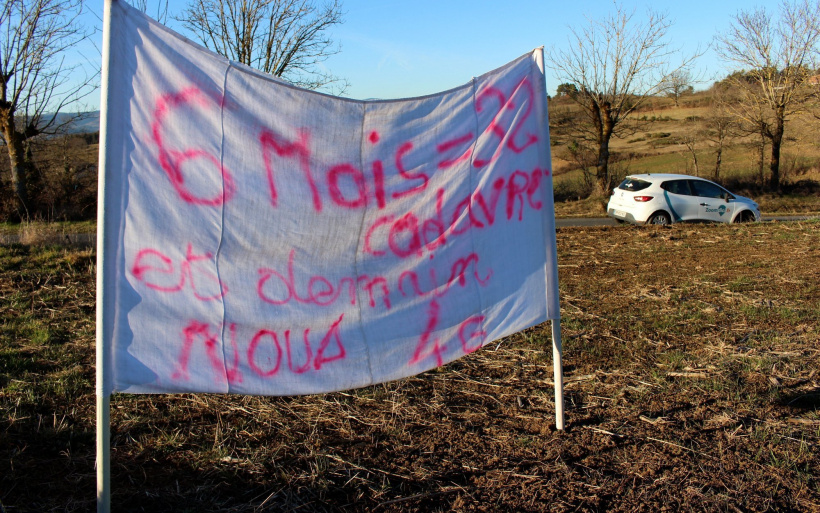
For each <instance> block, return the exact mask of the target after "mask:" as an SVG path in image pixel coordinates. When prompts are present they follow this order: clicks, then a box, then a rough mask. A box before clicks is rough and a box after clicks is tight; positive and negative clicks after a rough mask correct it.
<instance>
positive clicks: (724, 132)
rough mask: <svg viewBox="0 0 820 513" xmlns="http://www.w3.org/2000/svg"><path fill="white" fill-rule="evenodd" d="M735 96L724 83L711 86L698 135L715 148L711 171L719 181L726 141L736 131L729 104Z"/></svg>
mask: <svg viewBox="0 0 820 513" xmlns="http://www.w3.org/2000/svg"><path fill="white" fill-rule="evenodd" d="M734 100H735V98H734V97H733V95H732V94H731V89H729V88H728V87H727V85H726V84H725V83H718V84H715V85H714V86H713V87H712V105H711V108H710V109H709V111H708V114H707V115H706V116H705V117H704V119H703V129H702V130H701V131H700V135H701V136H702V137H703V138H704V139H706V140H707V141H709V142H711V143H712V144H713V146H714V148H715V168H714V171H713V173H712V179H713V180H714V181H716V182H717V181H720V168H721V165H722V164H723V150H724V148H725V147H726V143H727V141H728V140H729V139H730V138H731V137H733V136H734V135H736V134H735V132H736V129H737V128H738V127H737V120H736V118H735V117H734V116H732V114H731V112H730V110H729V109H730V107H729V105H730V104H731V103H732V101H734Z"/></svg>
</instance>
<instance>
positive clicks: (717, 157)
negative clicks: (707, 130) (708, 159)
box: [713, 144, 723, 182]
mask: <svg viewBox="0 0 820 513" xmlns="http://www.w3.org/2000/svg"><path fill="white" fill-rule="evenodd" d="M722 160H723V145H722V144H720V145H719V146H718V147H717V150H715V176H714V177H713V180H714V181H716V182H717V181H718V180H720V163H721V161H722Z"/></svg>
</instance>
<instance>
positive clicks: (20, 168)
mask: <svg viewBox="0 0 820 513" xmlns="http://www.w3.org/2000/svg"><path fill="white" fill-rule="evenodd" d="M1 123H2V126H0V129H2V131H3V137H4V138H5V139H6V149H7V150H8V155H9V167H10V168H11V188H12V192H13V193H14V196H15V197H16V198H17V213H18V215H19V217H20V219H28V217H29V201H28V172H27V171H28V169H27V167H28V163H27V162H26V158H25V155H26V154H25V150H24V149H23V139H22V137H21V136H20V134H19V133H17V130H16V129H15V126H14V113H8V114H6V115H5V116H3V119H2V121H1Z"/></svg>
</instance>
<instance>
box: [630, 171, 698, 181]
mask: <svg viewBox="0 0 820 513" xmlns="http://www.w3.org/2000/svg"><path fill="white" fill-rule="evenodd" d="M627 178H638V179H640V180H647V181H650V180H703V181H705V182H708V181H709V180H706V179H705V178H701V177H699V176H692V175H681V174H674V173H642V174H639V175H629V176H627Z"/></svg>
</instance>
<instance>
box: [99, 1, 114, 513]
mask: <svg viewBox="0 0 820 513" xmlns="http://www.w3.org/2000/svg"><path fill="white" fill-rule="evenodd" d="M112 1H113V0H105V3H104V8H103V40H102V66H101V70H100V82H101V86H100V151H99V165H98V185H97V305H96V306H97V311H96V367H97V368H96V379H97V383H96V391H97V393H96V396H97V426H96V431H97V459H96V466H97V513H109V512H110V511H111V394H110V391H109V387H108V369H107V365H108V362H109V358H108V353H109V348H107V347H106V345H105V333H106V331H107V322H108V319H107V318H106V316H105V315H104V309H105V300H104V292H105V280H104V274H105V272H106V267H105V259H104V253H105V251H104V248H105V247H106V243H107V240H106V235H107V234H106V229H105V228H106V226H105V224H106V216H105V198H106V192H105V183H106V174H107V173H108V163H107V154H106V149H107V147H108V96H109V94H110V88H109V75H108V71H109V65H110V62H111V7H112Z"/></svg>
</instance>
